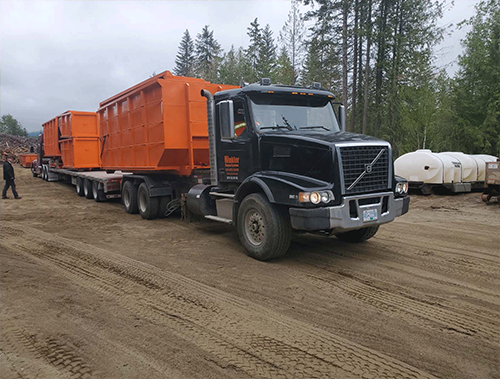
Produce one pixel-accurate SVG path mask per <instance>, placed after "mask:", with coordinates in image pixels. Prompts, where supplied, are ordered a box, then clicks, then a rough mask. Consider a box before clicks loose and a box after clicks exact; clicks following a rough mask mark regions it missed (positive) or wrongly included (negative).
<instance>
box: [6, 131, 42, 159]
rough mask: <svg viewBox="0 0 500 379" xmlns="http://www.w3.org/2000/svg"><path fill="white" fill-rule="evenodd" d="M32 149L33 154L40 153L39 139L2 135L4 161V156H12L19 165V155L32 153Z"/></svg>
mask: <svg viewBox="0 0 500 379" xmlns="http://www.w3.org/2000/svg"><path fill="white" fill-rule="evenodd" d="M31 148H33V152H35V153H36V152H37V151H38V138H36V137H35V138H33V137H22V136H13V135H10V134H0V153H1V154H2V157H1V159H2V160H3V159H4V155H12V156H14V161H15V162H16V163H19V154H27V153H30V150H31Z"/></svg>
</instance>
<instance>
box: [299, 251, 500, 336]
mask: <svg viewBox="0 0 500 379" xmlns="http://www.w3.org/2000/svg"><path fill="white" fill-rule="evenodd" d="M331 254H335V255H336V256H337V258H339V259H349V260H350V259H356V260H360V261H362V262H370V265H374V266H376V267H379V268H380V269H381V270H371V271H370V273H369V274H367V275H363V274H362V273H358V272H352V271H351V269H350V266H349V265H344V264H342V263H343V262H342V261H339V259H336V260H335V265H332V259H331V258H330V257H328V256H325V255H324V254H323V253H322V252H319V253H318V252H315V253H313V254H309V255H308V256H307V257H304V258H303V257H299V258H297V261H298V262H300V264H301V265H308V266H313V267H314V268H315V271H314V273H312V274H313V275H316V276H317V270H320V271H326V272H328V275H327V276H328V277H330V273H337V274H338V273H343V274H344V276H351V277H353V278H355V279H356V280H357V281H359V282H362V283H365V284H366V285H368V286H372V287H375V288H377V289H378V290H386V291H387V292H390V293H393V292H398V293H399V294H400V295H401V296H404V297H406V298H410V299H413V300H416V301H419V302H422V303H427V304H429V305H431V306H437V307H440V308H441V309H442V308H448V309H456V307H453V306H448V305H446V303H448V302H449V300H448V299H447V298H440V297H437V296H430V297H429V299H427V296H426V297H425V298H415V297H416V296H417V295H412V294H410V293H408V288H407V287H402V288H399V287H398V286H397V285H394V284H391V285H390V287H391V288H387V289H385V288H383V287H384V284H385V283H386V279H387V275H388V274H387V273H384V271H385V270H389V271H392V272H394V271H396V272H398V273H399V274H407V275H408V276H409V277H411V278H412V279H415V278H419V279H421V280H422V281H425V282H429V281H431V282H433V283H436V284H438V285H441V286H443V288H446V287H449V286H450V285H451V286H453V287H456V288H460V289H461V291H462V292H463V293H464V294H466V295H467V296H470V297H471V298H475V297H477V294H478V293H479V294H481V298H482V300H483V301H484V302H485V303H487V304H488V305H491V306H490V307H489V308H486V307H483V306H480V305H472V304H468V306H467V309H457V310H456V312H457V313H465V314H468V315H469V317H470V318H472V319H474V318H476V317H480V318H482V319H484V321H486V322H489V323H493V324H495V325H496V324H498V325H499V328H500V323H499V322H498V320H499V318H500V298H499V297H498V294H497V293H496V291H497V290H496V288H498V287H493V286H492V287H493V288H492V291H487V290H486V289H485V290H484V291H483V290H482V289H481V288H479V287H478V286H476V285H472V284H469V283H464V282H459V281H455V280H452V279H448V280H447V281H444V280H441V279H438V278H437V277H434V276H429V275H427V274H425V272H424V271H421V269H420V268H419V267H418V266H413V267H415V269H416V270H415V269H413V270H411V269H408V267H409V265H408V264H407V265H400V264H388V263H384V262H383V261H381V260H382V259H384V258H381V259H380V260H377V258H374V257H368V256H366V254H365V252H363V251H361V250H355V251H354V253H353V252H352V249H351V250H349V252H347V253H346V252H342V253H338V252H331ZM410 267H412V266H410ZM300 268H303V267H299V269H300ZM438 269H439V267H437V266H436V270H438ZM443 271H446V269H443ZM464 276H466V275H464ZM374 281H378V282H379V285H378V286H376V285H373V284H371V282H374ZM489 284H491V283H489ZM385 286H387V285H385ZM398 288H399V289H398ZM424 296H425V294H424Z"/></svg>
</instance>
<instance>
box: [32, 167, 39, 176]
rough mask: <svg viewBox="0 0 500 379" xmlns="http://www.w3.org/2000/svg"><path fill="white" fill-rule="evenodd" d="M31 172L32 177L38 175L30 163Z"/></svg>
mask: <svg viewBox="0 0 500 379" xmlns="http://www.w3.org/2000/svg"><path fill="white" fill-rule="evenodd" d="M31 174H32V175H33V177H34V178H36V177H37V176H38V175H37V173H36V172H35V166H33V165H31Z"/></svg>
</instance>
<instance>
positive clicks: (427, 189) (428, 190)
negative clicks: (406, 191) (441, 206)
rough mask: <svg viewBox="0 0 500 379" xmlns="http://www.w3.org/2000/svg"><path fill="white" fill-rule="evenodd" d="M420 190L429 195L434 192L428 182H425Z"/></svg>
mask: <svg viewBox="0 0 500 379" xmlns="http://www.w3.org/2000/svg"><path fill="white" fill-rule="evenodd" d="M420 192H422V195H424V196H429V195H432V193H433V191H432V187H431V186H430V185H428V184H424V185H423V186H422V187H421V188H420Z"/></svg>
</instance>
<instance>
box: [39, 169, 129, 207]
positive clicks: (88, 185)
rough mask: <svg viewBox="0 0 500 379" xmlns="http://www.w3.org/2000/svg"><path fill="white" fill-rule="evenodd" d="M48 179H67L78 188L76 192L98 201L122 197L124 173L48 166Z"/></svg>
mask: <svg viewBox="0 0 500 379" xmlns="http://www.w3.org/2000/svg"><path fill="white" fill-rule="evenodd" d="M46 170H47V171H46V172H48V175H47V180H48V181H67V182H70V183H71V184H73V185H74V186H75V188H76V193H77V194H78V195H80V196H85V197H86V198H88V199H92V198H93V199H94V200H95V201H97V202H101V201H105V200H107V199H118V198H120V197H121V192H120V188H121V182H122V179H123V175H125V174H126V173H123V172H121V171H115V172H114V173H108V172H106V171H103V170H95V171H74V170H68V169H64V168H53V167H47V168H46Z"/></svg>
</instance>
